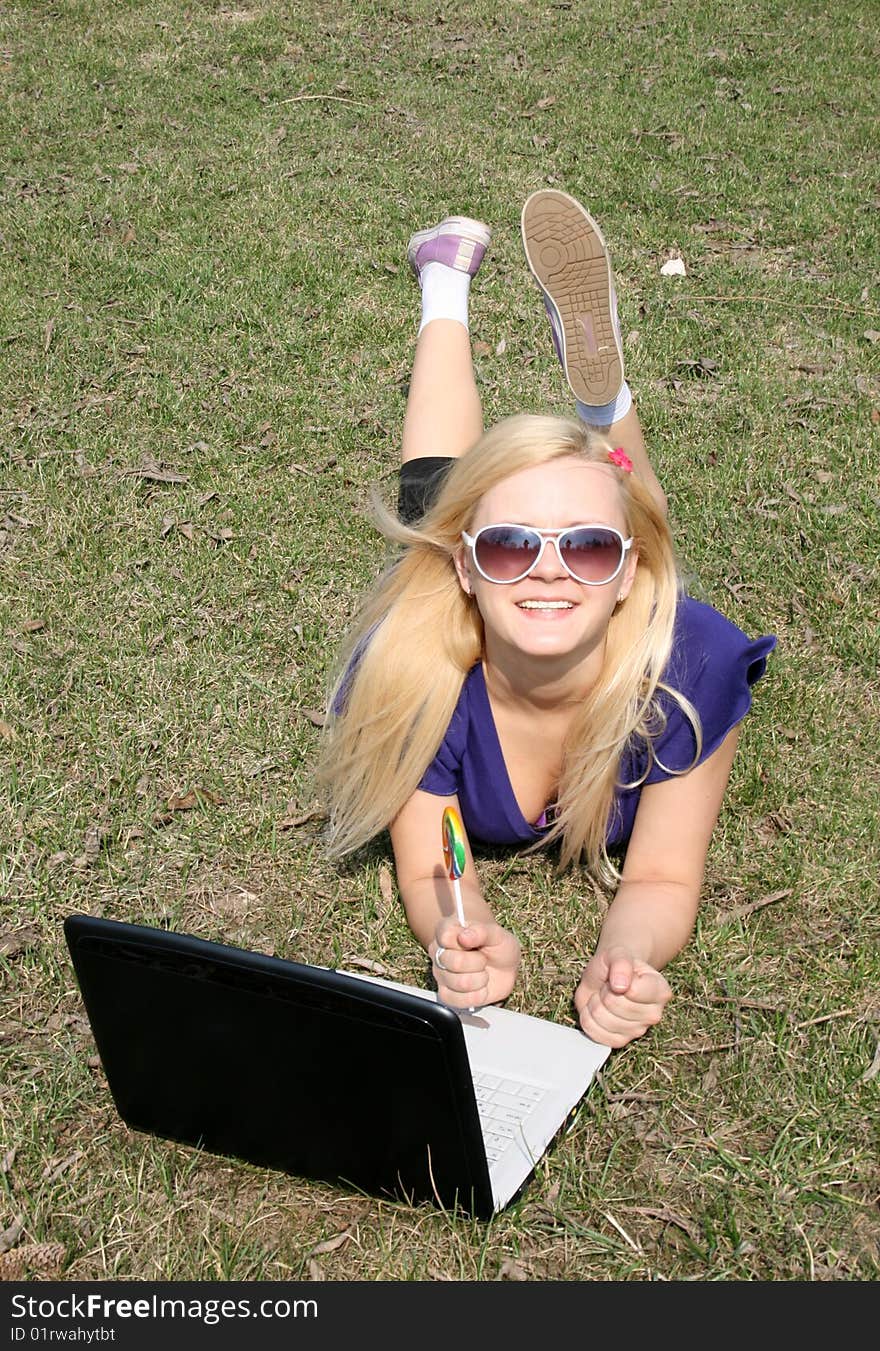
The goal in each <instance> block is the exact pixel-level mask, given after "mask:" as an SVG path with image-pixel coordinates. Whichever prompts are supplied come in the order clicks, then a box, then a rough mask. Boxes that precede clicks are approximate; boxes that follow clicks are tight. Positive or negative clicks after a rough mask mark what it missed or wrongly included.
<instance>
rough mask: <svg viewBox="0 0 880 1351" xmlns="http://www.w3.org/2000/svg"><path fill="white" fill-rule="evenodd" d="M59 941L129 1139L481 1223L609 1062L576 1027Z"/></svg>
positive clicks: (257, 959) (153, 948)
mask: <svg viewBox="0 0 880 1351" xmlns="http://www.w3.org/2000/svg"><path fill="white" fill-rule="evenodd" d="M64 933H65V938H66V941H67V945H68V949H69V951H70V955H71V959H72V962H73V966H74V969H75V971H76V976H77V980H78V982H79V986H80V991H81V993H82V998H83V1002H84V1004H85V1008H86V1013H87V1015H88V1018H89V1022H90V1024H91V1028H92V1033H93V1035H94V1038H95V1043H96V1045H97V1049H98V1054H99V1056H100V1059H101V1063H102V1066H103V1069H104V1072H105V1074H106V1076H107V1082H108V1085H109V1088H110V1092H111V1094H112V1095H113V1100H114V1103H115V1105H116V1108H117V1110H118V1112H119V1115H120V1116H121V1117H122V1120H123V1121H124V1122H125V1123H126V1124H127V1125H128V1126H130V1127H132V1128H133V1129H135V1130H139V1131H146V1132H150V1133H152V1134H154V1135H158V1136H161V1137H163V1138H166V1139H171V1140H175V1141H179V1142H181V1143H184V1144H190V1145H195V1146H198V1147H200V1148H202V1149H206V1150H208V1151H210V1152H212V1153H216V1154H222V1155H232V1156H235V1157H238V1158H240V1159H244V1160H246V1161H247V1162H249V1163H252V1164H256V1165H258V1166H261V1167H269V1168H275V1169H280V1170H282V1171H284V1172H287V1173H292V1174H295V1175H297V1176H300V1177H307V1178H312V1179H320V1180H324V1181H327V1182H331V1183H335V1184H337V1185H339V1184H341V1185H343V1186H347V1187H349V1188H353V1189H356V1190H358V1191H360V1192H365V1193H368V1194H372V1195H384V1196H388V1197H395V1198H398V1199H401V1200H404V1201H406V1202H408V1203H410V1204H419V1203H421V1202H423V1201H433V1202H434V1203H435V1204H437V1205H440V1206H441V1207H443V1208H445V1209H448V1210H455V1211H457V1212H458V1213H460V1214H463V1215H470V1216H474V1217H476V1218H478V1219H488V1218H489V1217H490V1216H492V1215H493V1214H495V1213H496V1212H497V1211H499V1210H501V1209H503V1208H504V1207H505V1206H506V1205H508V1204H509V1203H510V1201H511V1200H512V1199H513V1198H514V1197H515V1196H517V1195H518V1194H519V1193H520V1191H521V1190H522V1188H523V1186H524V1185H525V1183H526V1182H527V1181H528V1180H529V1178H530V1176H531V1174H532V1172H533V1171H534V1168H535V1166H536V1164H537V1163H538V1160H539V1159H540V1158H541V1157H542V1155H543V1154H544V1153H545V1151H546V1150H547V1149H548V1148H549V1146H550V1145H551V1143H552V1142H553V1140H554V1139H555V1137H556V1136H557V1135H558V1133H559V1132H560V1131H561V1130H562V1129H563V1128H564V1127H565V1126H566V1125H567V1124H568V1122H569V1118H570V1117H571V1116H572V1115H573V1113H574V1110H575V1109H576V1107H577V1106H578V1104H579V1102H580V1100H581V1098H582V1097H583V1096H584V1094H585V1093H586V1091H587V1089H588V1088H589V1086H590V1083H591V1081H592V1079H593V1076H594V1074H595V1072H596V1070H597V1069H598V1068H599V1067H600V1066H601V1065H602V1064H603V1063H604V1061H605V1060H606V1059H607V1057H608V1054H609V1050H608V1048H607V1047H605V1046H598V1045H596V1044H595V1043H594V1042H592V1041H590V1040H589V1039H588V1038H587V1037H586V1036H584V1034H583V1033H582V1032H580V1031H578V1030H577V1029H576V1028H574V1027H563V1026H561V1025H559V1024H557V1023H553V1022H550V1021H548V1020H546V1019H541V1018H533V1017H530V1016H529V1015H527V1014H523V1013H515V1012H513V1011H512V1010H510V1009H503V1008H499V1007H496V1006H490V1007H487V1008H482V1009H478V1010H476V1011H474V1012H473V1013H470V1012H465V1013H459V1012H456V1011H454V1010H453V1009H450V1008H448V1007H447V1006H446V1005H444V1004H441V1003H439V1002H438V1000H437V997H436V994H435V993H433V992H432V991H429V990H422V989H418V988H417V987H415V986H409V985H401V984H398V983H397V982H394V981H386V980H380V979H377V978H376V977H374V976H365V975H360V974H356V973H354V972H344V971H336V970H332V969H328V968H325V967H320V966H308V965H304V964H302V963H300V962H293V961H286V960H282V959H281V958H278V957H269V956H265V955H263V954H260V953H255V952H247V951H244V950H243V949H241V948H235V947H229V946H227V945H225V944H221V943H213V942H207V941H205V940H204V939H201V938H195V937H192V936H190V935H187V934H181V933H175V932H172V931H169V930H166V929H155V928H147V927H144V926H142V925H137V924H124V923H120V922H119V921H116V920H106V919H98V918H95V917H93V916H89V915H72V916H69V917H68V919H67V920H66V921H65V924H64Z"/></svg>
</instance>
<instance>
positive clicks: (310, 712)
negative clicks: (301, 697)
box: [298, 708, 327, 727]
mask: <svg viewBox="0 0 880 1351" xmlns="http://www.w3.org/2000/svg"><path fill="white" fill-rule="evenodd" d="M298 711H299V713H300V715H301V717H303V718H308V720H309V722H311V723H314V725H315V726H316V727H323V726H324V725H325V724H326V722H327V715H326V713H325V712H324V711H323V709H320V708H301V709H299V710H298Z"/></svg>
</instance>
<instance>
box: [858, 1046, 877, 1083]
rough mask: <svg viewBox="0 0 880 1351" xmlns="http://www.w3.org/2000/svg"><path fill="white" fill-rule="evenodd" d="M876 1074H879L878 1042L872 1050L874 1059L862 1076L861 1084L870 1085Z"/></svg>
mask: <svg viewBox="0 0 880 1351" xmlns="http://www.w3.org/2000/svg"><path fill="white" fill-rule="evenodd" d="M878 1074H880V1041H878V1042H877V1045H876V1047H875V1049H874V1059H873V1060H872V1061H871V1063H870V1065H869V1066H868V1068H867V1069H866V1070H865V1072H864V1074H863V1075H862V1083H863V1084H867V1083H870V1081H871V1080H872V1079H876V1077H877V1075H878Z"/></svg>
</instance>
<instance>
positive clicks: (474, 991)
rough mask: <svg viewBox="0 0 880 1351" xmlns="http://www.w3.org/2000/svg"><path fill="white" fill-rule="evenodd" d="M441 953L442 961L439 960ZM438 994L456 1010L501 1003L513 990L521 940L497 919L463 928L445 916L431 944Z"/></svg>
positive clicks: (430, 949) (429, 948)
mask: <svg viewBox="0 0 880 1351" xmlns="http://www.w3.org/2000/svg"><path fill="white" fill-rule="evenodd" d="M438 953H439V956H440V960H439V962H438V960H437V957H438ZM428 955H429V956H430V958H431V962H432V965H433V971H434V979H435V980H436V982H437V995H438V998H439V999H440V1000H441V1001H442V1003H444V1004H448V1005H449V1006H450V1007H451V1008H455V1009H473V1008H482V1007H483V1006H484V1005H485V1004H499V1003H500V1002H501V1000H502V999H506V998H507V996H508V995H509V994H510V992H511V990H512V989H513V986H514V983H515V981H516V973H517V969H518V967H519V958H520V945H519V939H518V938H517V937H516V935H515V934H512V933H510V931H509V930H508V929H502V927H501V925H500V924H496V923H495V921H494V920H484V921H480V922H477V923H474V924H467V925H465V926H464V927H462V926H461V925H460V924H459V923H458V922H457V921H456V920H452V919H448V918H443V919H441V920H440V922H439V924H438V925H437V930H436V933H435V934H434V938H433V939H432V941H431V943H430V944H429V946H428Z"/></svg>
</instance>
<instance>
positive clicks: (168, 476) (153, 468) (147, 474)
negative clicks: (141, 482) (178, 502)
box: [123, 455, 189, 483]
mask: <svg viewBox="0 0 880 1351" xmlns="http://www.w3.org/2000/svg"><path fill="white" fill-rule="evenodd" d="M123 477H125V478H142V479H145V480H146V481H147V482H148V483H189V475H188V474H178V473H176V472H175V471H174V470H173V469H166V468H165V467H164V465H163V464H161V463H160V461H159V460H157V459H155V458H154V457H153V456H152V455H145V456H144V458H143V459H142V460H141V463H140V465H139V466H138V468H137V469H125V470H123Z"/></svg>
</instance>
